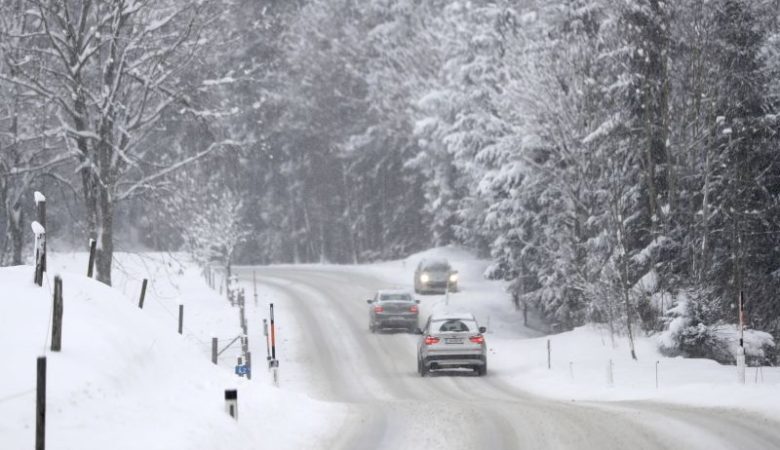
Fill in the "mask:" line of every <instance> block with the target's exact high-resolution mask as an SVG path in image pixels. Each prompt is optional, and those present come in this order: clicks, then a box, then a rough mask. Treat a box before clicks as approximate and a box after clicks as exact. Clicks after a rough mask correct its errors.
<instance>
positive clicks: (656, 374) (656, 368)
mask: <svg viewBox="0 0 780 450" xmlns="http://www.w3.org/2000/svg"><path fill="white" fill-rule="evenodd" d="M660 363H661V361H656V362H655V388H656V389H658V365H659V364H660Z"/></svg>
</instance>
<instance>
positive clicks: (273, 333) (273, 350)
mask: <svg viewBox="0 0 780 450" xmlns="http://www.w3.org/2000/svg"><path fill="white" fill-rule="evenodd" d="M271 361H276V327H275V326H274V304H273V303H271Z"/></svg>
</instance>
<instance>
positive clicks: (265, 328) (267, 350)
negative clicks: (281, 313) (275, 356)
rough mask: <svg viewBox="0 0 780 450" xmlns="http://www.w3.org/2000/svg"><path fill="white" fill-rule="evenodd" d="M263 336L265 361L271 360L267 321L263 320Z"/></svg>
mask: <svg viewBox="0 0 780 450" xmlns="http://www.w3.org/2000/svg"><path fill="white" fill-rule="evenodd" d="M263 336H265V359H267V360H268V361H270V360H271V344H270V343H269V342H268V319H263Z"/></svg>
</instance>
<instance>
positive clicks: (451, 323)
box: [431, 319, 477, 333]
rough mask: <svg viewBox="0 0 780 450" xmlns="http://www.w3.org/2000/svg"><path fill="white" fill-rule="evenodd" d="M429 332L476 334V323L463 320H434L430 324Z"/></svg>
mask: <svg viewBox="0 0 780 450" xmlns="http://www.w3.org/2000/svg"><path fill="white" fill-rule="evenodd" d="M431 330H433V331H434V332H435V333H466V332H471V333H476V332H477V323H476V322H474V321H473V320H465V319H446V320H435V321H433V322H431Z"/></svg>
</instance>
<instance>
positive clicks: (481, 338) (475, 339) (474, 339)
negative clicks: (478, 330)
mask: <svg viewBox="0 0 780 450" xmlns="http://www.w3.org/2000/svg"><path fill="white" fill-rule="evenodd" d="M469 340H470V341H471V342H473V343H475V344H482V343H483V342H485V337H484V336H482V335H481V334H478V335H476V336H471V337H470V338H469Z"/></svg>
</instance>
